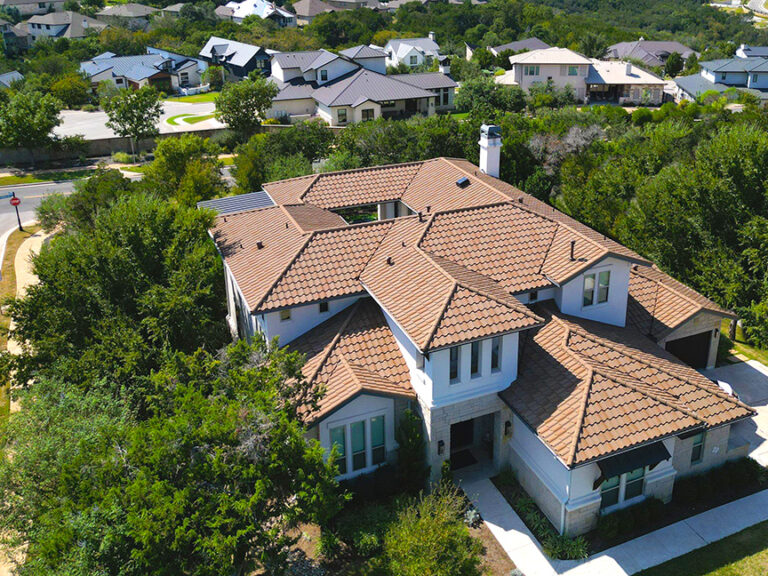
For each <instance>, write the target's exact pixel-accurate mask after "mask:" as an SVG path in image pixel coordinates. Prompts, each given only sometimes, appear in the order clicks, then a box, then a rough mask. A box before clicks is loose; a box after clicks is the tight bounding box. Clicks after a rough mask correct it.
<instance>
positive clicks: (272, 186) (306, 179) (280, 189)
mask: <svg viewBox="0 0 768 576" xmlns="http://www.w3.org/2000/svg"><path fill="white" fill-rule="evenodd" d="M318 176H319V175H318V174H310V175H309V176H299V177H298V178H290V179H289V180H278V181H277V182H268V183H267V184H264V190H265V191H266V193H267V194H269V195H270V197H271V198H272V200H274V202H275V204H299V203H301V195H302V194H303V193H304V192H306V190H307V188H309V187H310V186H311V185H312V183H313V182H314V181H315V180H317V178H318Z"/></svg>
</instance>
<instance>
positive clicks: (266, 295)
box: [251, 232, 315, 314]
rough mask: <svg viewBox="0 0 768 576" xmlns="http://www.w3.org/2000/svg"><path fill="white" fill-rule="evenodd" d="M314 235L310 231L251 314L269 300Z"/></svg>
mask: <svg viewBox="0 0 768 576" xmlns="http://www.w3.org/2000/svg"><path fill="white" fill-rule="evenodd" d="M314 236H315V232H310V233H309V235H308V236H307V239H306V240H305V241H304V244H302V245H301V246H300V247H299V249H298V250H297V251H296V253H295V254H294V255H293V257H292V258H291V259H290V260H289V261H288V264H286V265H285V267H284V268H283V270H282V272H280V274H278V275H277V278H275V280H274V282H272V284H270V286H269V288H267V290H266V292H264V295H263V296H262V297H261V298H260V299H259V301H258V302H257V303H256V305H255V306H254V307H253V308H252V309H251V314H254V313H255V312H256V310H258V309H259V307H260V306H261V305H262V304H264V302H266V301H267V298H269V295H270V294H272V292H273V291H274V289H275V288H276V287H277V285H278V284H279V282H280V280H282V279H283V278H284V277H285V275H286V273H287V272H288V270H289V269H290V268H291V266H293V264H294V262H296V259H297V258H298V257H299V255H301V253H302V252H304V250H306V248H307V246H308V245H309V243H310V242H311V241H312V238H314Z"/></svg>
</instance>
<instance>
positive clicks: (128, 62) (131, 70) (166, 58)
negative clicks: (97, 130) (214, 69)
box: [80, 48, 205, 92]
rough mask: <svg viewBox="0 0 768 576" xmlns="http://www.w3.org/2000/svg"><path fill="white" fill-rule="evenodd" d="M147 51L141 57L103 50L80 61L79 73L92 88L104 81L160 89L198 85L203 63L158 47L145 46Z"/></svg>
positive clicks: (118, 85)
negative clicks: (87, 80) (86, 59)
mask: <svg viewBox="0 0 768 576" xmlns="http://www.w3.org/2000/svg"><path fill="white" fill-rule="evenodd" d="M147 51H148V52H150V51H151V52H150V53H149V54H143V55H140V56H117V55H115V54H113V53H112V52H105V53H104V54H100V55H98V56H96V57H95V58H93V59H92V60H88V61H87V62H81V63H80V72H82V73H83V74H85V75H86V76H87V77H88V79H89V80H90V82H91V86H92V87H93V89H94V90H95V89H96V88H97V87H98V85H99V83H100V82H104V81H107V82H112V83H113V84H114V85H115V86H117V87H118V88H133V89H137V88H142V87H144V86H154V87H155V88H157V89H158V90H160V91H163V92H175V91H177V90H178V89H179V88H183V87H189V86H198V85H200V80H201V75H202V72H203V70H204V69H205V68H204V65H205V63H204V62H200V61H199V60H196V59H194V58H188V57H187V56H182V55H180V54H174V53H172V52H167V51H165V50H160V49H157V48H147ZM201 68H202V69H201Z"/></svg>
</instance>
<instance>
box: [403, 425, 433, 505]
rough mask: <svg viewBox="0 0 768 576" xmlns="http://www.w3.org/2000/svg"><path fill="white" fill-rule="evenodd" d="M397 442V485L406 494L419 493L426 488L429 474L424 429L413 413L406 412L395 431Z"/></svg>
mask: <svg viewBox="0 0 768 576" xmlns="http://www.w3.org/2000/svg"><path fill="white" fill-rule="evenodd" d="M395 440H396V441H397V445H398V447H399V448H398V451H397V484H398V486H399V487H400V488H401V489H402V490H404V491H406V492H418V491H419V490H421V489H422V488H424V483H425V482H426V480H427V475H428V474H429V468H428V467H427V463H426V462H427V460H426V458H427V453H426V452H427V449H426V444H425V442H424V428H423V425H422V422H421V418H419V417H418V416H417V415H416V414H415V413H414V412H413V411H411V410H406V411H405V412H403V415H402V416H401V417H400V422H399V423H398V425H397V430H395Z"/></svg>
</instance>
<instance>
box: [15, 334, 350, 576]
mask: <svg viewBox="0 0 768 576" xmlns="http://www.w3.org/2000/svg"><path fill="white" fill-rule="evenodd" d="M300 367H301V359H300V357H299V356H298V355H297V354H295V353H289V352H286V351H285V350H282V349H279V348H277V347H273V348H272V349H271V350H268V349H267V347H266V345H265V344H264V342H263V341H259V342H258V343H255V344H253V345H248V344H247V343H245V342H244V341H240V342H238V343H237V344H235V345H233V346H230V347H229V348H227V349H226V350H223V351H222V352H221V353H208V352H203V351H198V352H197V353H195V354H193V355H183V354H179V353H176V354H173V355H170V356H169V358H168V361H167V362H166V363H165V364H164V366H163V367H162V368H161V369H160V370H159V371H158V372H157V373H156V374H155V375H154V376H153V378H152V381H153V387H152V397H151V399H148V400H149V401H148V403H149V404H150V406H151V410H150V413H149V414H148V416H147V417H136V416H135V414H134V413H133V411H132V410H131V408H130V406H129V405H127V403H126V402H125V401H124V400H123V399H122V398H121V397H120V394H119V393H118V392H119V390H116V389H110V388H109V387H108V386H97V385H93V386H91V387H90V388H89V389H88V390H85V389H83V388H81V387H78V386H73V385H71V384H70V383H69V382H67V381H66V380H63V379H48V378H43V379H40V380H39V381H38V382H36V384H35V386H34V387H33V388H30V389H29V390H28V391H26V393H25V394H24V396H23V398H22V407H23V408H22V411H23V417H18V418H17V417H12V418H11V419H10V423H9V432H10V435H9V437H10V438H12V439H13V440H12V443H11V445H10V448H11V450H12V451H13V454H14V456H13V458H8V457H7V456H3V454H6V455H7V454H8V452H7V451H6V452H4V453H0V534H2V535H3V536H4V538H6V539H8V538H11V537H13V538H14V539H15V540H14V541H15V542H19V541H23V542H24V543H25V544H27V548H26V558H25V564H24V569H25V571H28V572H29V573H31V574H52V575H54V576H64V575H65V574H72V573H77V574H105V575H115V576H117V575H121V576H139V575H170V574H179V573H183V574H190V575H191V576H214V575H217V576H218V575H220V574H237V575H240V574H246V573H251V572H252V571H253V569H254V568H255V567H261V568H262V569H264V570H266V573H269V574H278V573H281V571H282V569H283V568H284V561H285V555H286V552H287V548H288V546H289V545H291V544H293V543H294V542H295V540H296V538H297V537H296V536H294V535H293V534H294V533H295V532H294V530H295V528H296V526H297V525H298V524H299V523H303V522H319V523H321V524H324V523H325V522H327V520H328V519H329V518H330V517H331V516H332V515H333V514H335V513H336V512H337V511H338V509H339V507H340V503H341V499H340V498H339V495H338V492H337V486H336V482H335V480H334V473H335V470H334V468H333V466H332V465H329V464H328V463H327V462H326V461H325V458H324V453H323V449H322V447H321V446H320V444H319V443H318V442H317V441H309V442H308V441H307V440H306V438H305V433H306V429H305V427H304V425H303V422H302V420H301V417H300V414H301V413H305V410H306V409H311V408H312V407H313V406H315V405H316V404H315V403H316V394H315V390H314V389H313V387H312V386H311V385H309V384H307V382H306V381H305V380H303V378H302V377H301V371H300ZM94 384H97V383H94Z"/></svg>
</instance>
